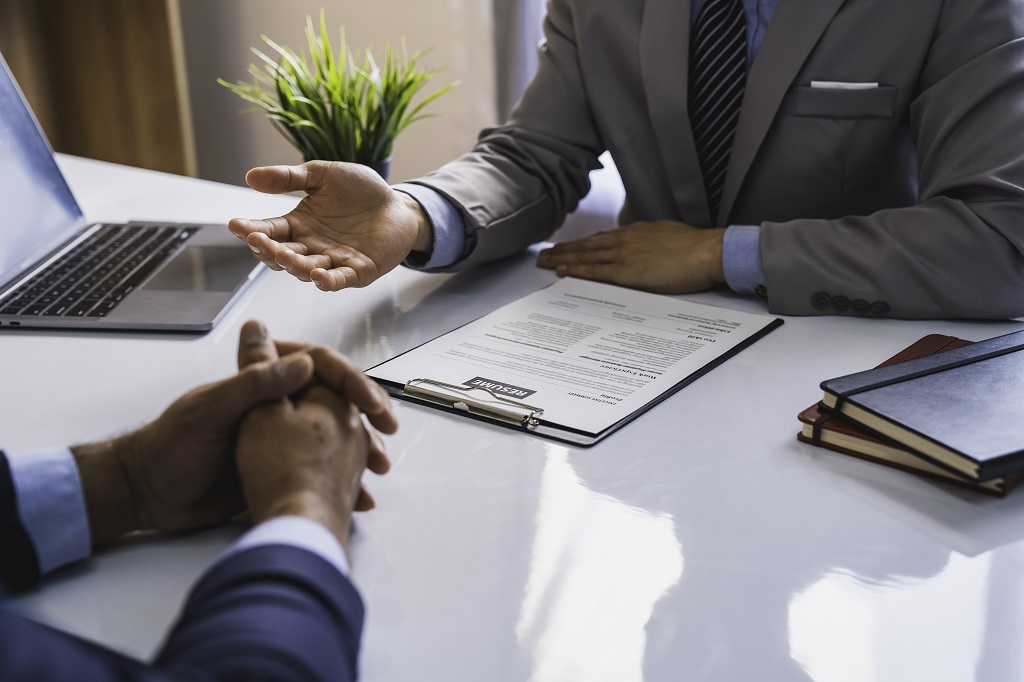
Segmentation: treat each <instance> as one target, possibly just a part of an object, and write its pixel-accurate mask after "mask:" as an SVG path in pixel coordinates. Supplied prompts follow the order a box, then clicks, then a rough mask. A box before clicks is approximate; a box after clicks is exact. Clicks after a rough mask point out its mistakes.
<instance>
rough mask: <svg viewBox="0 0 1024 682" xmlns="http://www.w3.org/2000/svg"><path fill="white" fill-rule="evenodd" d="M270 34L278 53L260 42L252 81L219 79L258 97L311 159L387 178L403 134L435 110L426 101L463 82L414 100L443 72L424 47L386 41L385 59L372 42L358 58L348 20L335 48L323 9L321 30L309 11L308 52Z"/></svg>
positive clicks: (241, 92)
mask: <svg viewBox="0 0 1024 682" xmlns="http://www.w3.org/2000/svg"><path fill="white" fill-rule="evenodd" d="M262 38H263V41H264V42H265V43H266V44H267V45H268V46H269V47H270V48H271V49H272V50H273V52H274V53H276V55H277V57H278V58H277V59H273V58H271V57H269V56H268V55H266V54H264V53H263V52H261V51H260V50H258V49H256V48H255V47H254V48H253V52H254V53H255V54H256V55H257V56H258V57H259V58H260V60H261V61H262V63H263V68H260V66H259V65H257V64H250V65H249V73H250V74H251V75H252V76H253V82H252V83H246V82H244V81H238V82H236V83H229V82H227V81H225V80H223V79H217V82H218V83H220V84H221V85H223V86H224V87H226V88H228V89H229V90H231V91H232V92H234V93H235V94H237V95H238V96H239V97H241V98H242V99H244V100H246V101H248V102H251V103H253V104H255V105H256V107H255V108H253V109H249V110H248V111H260V110H262V111H263V112H264V113H265V114H266V116H267V118H268V119H270V121H271V123H273V124H274V127H275V128H277V130H278V131H279V132H280V133H281V134H282V135H284V137H285V139H287V140H288V141H289V142H290V143H291V144H292V145H293V146H294V147H295V148H296V149H298V150H299V152H300V153H301V154H302V158H303V160H305V161H311V160H313V159H323V160H327V161H350V162H354V163H361V164H365V165H367V166H370V167H371V168H373V169H374V170H376V171H377V172H378V173H379V174H380V175H381V177H383V178H384V179H385V180H386V179H387V177H388V174H389V171H390V166H391V151H392V147H393V146H394V143H395V138H397V137H398V134H399V133H401V132H402V131H403V130H405V129H406V128H408V127H409V126H410V125H411V124H413V123H415V122H416V121H419V120H421V119H423V118H427V117H429V116H431V114H424V113H422V111H423V109H424V107H426V106H427V105H428V104H430V103H431V102H433V101H434V100H435V99H437V98H438V97H440V96H441V95H443V94H444V93H446V92H448V91H449V90H450V89H451V88H452V87H454V85H455V84H454V83H450V84H448V85H445V86H444V87H442V88H440V89H439V90H436V91H434V92H433V93H431V94H430V95H428V96H426V97H424V98H423V99H422V100H420V101H419V102H418V103H417V104H415V105H413V103H412V100H413V97H414V96H415V95H416V93H417V92H418V91H419V90H420V89H422V88H423V86H425V85H426V84H427V81H429V80H430V79H431V78H432V77H433V76H434V74H435V73H437V70H436V69H423V68H420V66H419V59H420V57H421V53H420V52H416V53H414V54H413V55H412V57H409V56H408V54H407V52H406V47H405V40H404V39H403V40H402V48H401V53H400V54H396V53H395V51H394V50H392V49H391V45H390V43H389V44H387V45H386V46H385V49H384V63H383V65H382V66H380V65H378V63H377V61H376V60H375V59H374V58H373V54H372V52H371V50H370V49H367V50H366V52H365V53H364V57H363V59H362V61H357V60H356V59H355V57H354V55H353V54H352V52H351V50H349V49H348V47H347V45H346V44H345V33H344V28H342V30H341V47H340V49H339V51H338V53H337V54H335V53H334V50H333V48H332V46H331V41H330V39H329V38H328V35H327V24H326V21H325V20H324V13H323V11H321V12H320V31H319V33H318V32H317V31H315V30H314V28H313V20H312V18H311V17H308V16H307V17H306V41H307V44H308V49H309V56H308V58H307V56H306V55H305V53H296V52H295V51H294V50H292V49H290V48H288V47H285V46H282V45H279V44H277V43H276V42H274V41H273V40H271V39H270V38H268V37H267V36H262Z"/></svg>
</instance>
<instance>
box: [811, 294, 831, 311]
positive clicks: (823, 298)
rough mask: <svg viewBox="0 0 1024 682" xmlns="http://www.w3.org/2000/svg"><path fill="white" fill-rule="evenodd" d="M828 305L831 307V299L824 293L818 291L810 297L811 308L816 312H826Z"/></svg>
mask: <svg viewBox="0 0 1024 682" xmlns="http://www.w3.org/2000/svg"><path fill="white" fill-rule="evenodd" d="M830 305H832V297H831V296H829V295H828V294H826V293H825V292H824V291H819V292H818V293H816V294H815V295H814V296H811V306H812V307H813V308H815V309H816V310H828V307H829V306H830Z"/></svg>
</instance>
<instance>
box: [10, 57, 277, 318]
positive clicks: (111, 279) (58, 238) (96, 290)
mask: <svg viewBox="0 0 1024 682" xmlns="http://www.w3.org/2000/svg"><path fill="white" fill-rule="evenodd" d="M0 212H2V214H3V216H4V219H3V222H2V223H0V331H2V330H8V329H14V328H21V329H26V328H30V329H88V330H127V331H174V332H199V333H201V332H206V331H209V330H210V329H212V328H213V326H214V325H215V324H216V323H217V322H218V321H219V320H220V319H221V318H222V317H223V316H224V314H225V312H226V310H227V308H228V307H229V306H230V305H231V304H232V303H233V302H234V301H235V300H236V299H237V298H238V297H239V295H240V294H241V293H242V291H243V290H244V289H245V288H246V287H247V286H248V285H249V284H250V283H251V282H252V281H253V279H254V278H255V277H256V276H257V275H258V274H259V273H260V272H261V271H262V270H263V269H264V266H263V265H262V264H261V263H259V261H257V260H256V259H255V258H253V256H252V254H251V253H250V251H249V249H248V247H246V246H245V244H243V243H242V242H240V241H239V240H238V239H236V238H235V237H234V236H232V235H231V234H230V233H229V232H228V230H227V227H226V226H225V225H198V224H181V223H176V222H166V223H165V222H152V221H140V222H131V223H117V224H109V223H107V224H97V223H89V222H88V221H86V219H85V217H84V216H83V214H82V210H81V208H79V206H78V203H77V202H76V201H75V198H74V196H73V195H72V193H71V189H70V188H69V187H68V184H67V181H66V180H65V179H64V176H63V175H62V174H61V172H60V169H59V168H58V167H57V163H56V161H55V159H54V155H53V149H52V148H51V147H50V144H49V142H48V141H47V139H46V137H45V135H44V134H43V132H42V129H41V128H40V127H39V123H38V122H37V121H36V118H35V115H34V114H33V113H32V111H31V109H30V108H29V106H28V103H27V102H26V101H25V98H24V96H23V94H22V92H21V90H20V88H19V87H18V84H17V82H16V81H15V80H14V77H13V76H12V75H11V72H10V69H9V68H8V66H7V63H6V61H4V59H3V56H2V55H0Z"/></svg>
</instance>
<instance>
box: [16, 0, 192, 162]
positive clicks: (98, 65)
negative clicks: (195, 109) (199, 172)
mask: <svg viewBox="0 0 1024 682" xmlns="http://www.w3.org/2000/svg"><path fill="white" fill-rule="evenodd" d="M176 9H177V8H176V4H174V3H171V2H169V0H3V2H0V52H3V53H4V55H5V57H6V58H7V60H8V62H9V64H10V66H11V70H12V71H13V72H14V74H15V76H16V77H17V78H18V79H19V82H21V83H22V88H23V89H24V90H25V93H26V97H28V98H29V101H30V102H31V103H32V106H33V108H34V109H36V113H37V116H38V117H39V119H40V123H41V125H42V126H43V128H44V130H45V131H46V134H47V136H48V137H49V138H50V142H51V144H52V145H53V146H54V148H55V149H56V150H58V151H62V152H67V153H69V154H76V155H79V156H86V157H90V158H96V159H103V160H106V161H113V162H116V163H123V164H128V165H132V166H141V167H144V168H152V169H155V170H162V171H168V172H172V173H179V174H194V168H193V167H192V166H193V165H194V162H193V160H192V159H193V155H192V153H191V152H192V150H191V146H192V140H191V130H190V127H189V125H188V114H187V106H185V104H184V102H183V99H182V98H183V97H184V96H185V94H184V92H186V89H185V88H184V87H183V84H182V83H181V82H180V77H179V71H180V64H182V63H183V57H182V55H181V54H180V44H181V41H180V38H179V37H178V36H176V35H175V34H174V31H176V30H178V27H177V24H176V22H175V21H174V19H175V17H176V15H175V14H173V12H176Z"/></svg>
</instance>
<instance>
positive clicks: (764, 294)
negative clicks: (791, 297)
mask: <svg viewBox="0 0 1024 682" xmlns="http://www.w3.org/2000/svg"><path fill="white" fill-rule="evenodd" d="M754 293H755V294H757V295H758V296H760V297H761V298H768V287H766V286H765V285H763V284H758V285H757V286H756V287H754Z"/></svg>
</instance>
